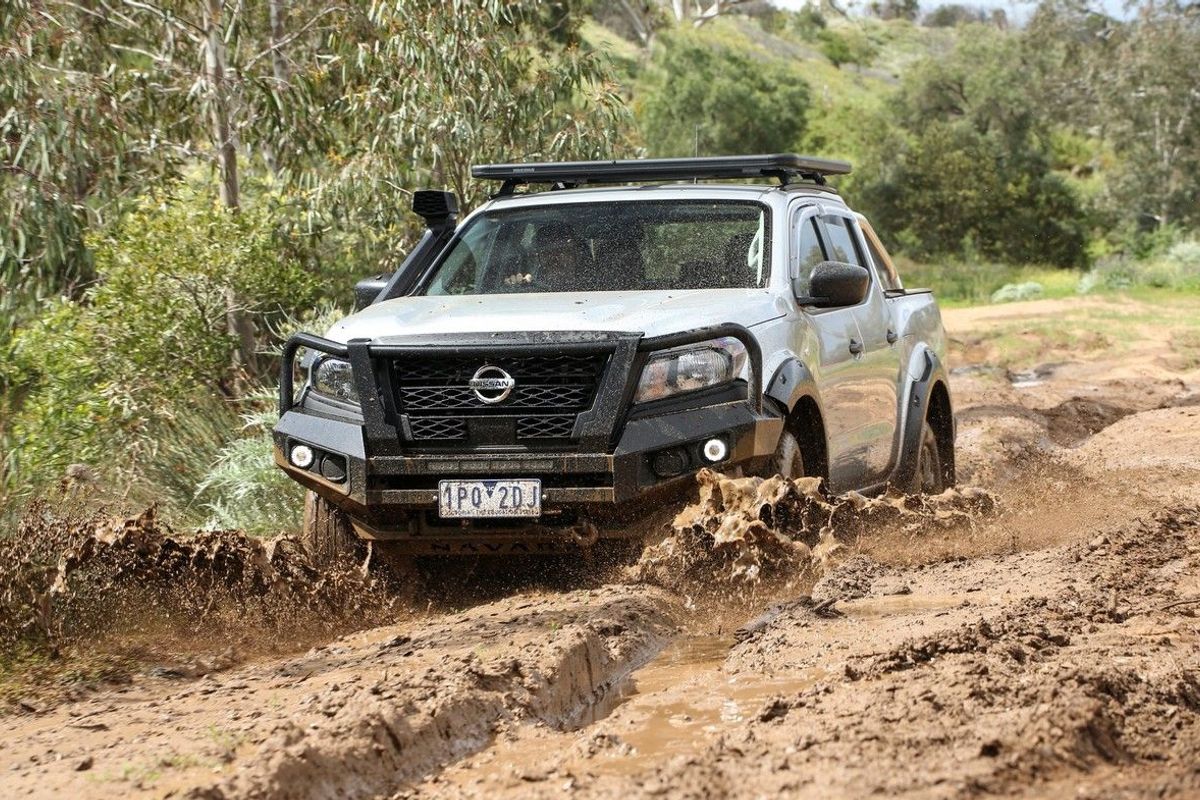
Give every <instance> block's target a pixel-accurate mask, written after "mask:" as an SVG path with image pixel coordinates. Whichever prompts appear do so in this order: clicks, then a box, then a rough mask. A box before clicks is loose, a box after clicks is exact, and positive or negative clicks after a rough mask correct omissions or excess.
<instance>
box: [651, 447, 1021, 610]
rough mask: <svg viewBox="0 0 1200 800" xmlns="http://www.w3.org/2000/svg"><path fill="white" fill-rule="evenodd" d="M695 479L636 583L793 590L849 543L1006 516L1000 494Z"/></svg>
mask: <svg viewBox="0 0 1200 800" xmlns="http://www.w3.org/2000/svg"><path fill="white" fill-rule="evenodd" d="M696 480H697V483H698V484H699V497H698V499H697V501H696V502H695V503H692V504H691V505H689V506H687V507H686V508H685V509H684V510H683V511H681V512H680V513H679V515H678V516H676V518H675V521H674V523H673V525H672V533H671V535H670V536H668V537H667V538H666V539H665V540H663V541H662V542H660V543H657V544H654V545H651V546H650V547H647V548H646V550H645V551H644V552H643V554H642V557H641V559H640V560H639V561H638V563H637V564H636V565H634V566H633V567H632V568H631V570H630V575H629V577H630V578H631V579H633V580H635V581H639V582H644V583H650V584H653V585H657V586H663V587H665V588H668V589H671V590H673V591H676V592H679V593H681V594H686V595H692V594H695V593H696V592H698V591H701V592H703V591H711V592H715V593H717V594H720V593H722V591H723V590H724V589H729V588H736V587H742V588H744V587H747V586H752V585H766V584H776V585H782V586H790V585H791V584H792V583H794V582H795V581H797V580H799V579H803V578H805V577H806V576H813V575H817V574H821V573H822V572H824V571H825V570H827V569H828V568H829V567H830V566H831V565H832V564H833V563H834V562H835V561H836V554H837V552H838V551H839V550H841V549H842V547H843V542H845V541H848V540H853V539H854V538H856V537H858V536H861V535H863V534H864V533H867V532H869V531H879V530H881V529H887V530H891V531H900V532H904V533H910V534H916V533H919V532H920V531H921V530H922V529H925V528H930V527H934V528H939V529H945V528H952V527H956V526H964V527H969V526H971V525H973V524H975V523H976V522H977V521H978V520H979V519H981V518H983V517H986V516H988V515H991V514H993V513H995V512H996V511H997V510H998V509H999V501H998V499H997V497H996V496H995V495H994V494H992V493H990V492H988V491H986V490H984V489H978V488H974V487H962V488H954V489H947V490H946V491H945V492H943V493H941V494H938V495H904V494H898V493H887V494H884V495H882V496H880V497H866V496H864V495H861V494H859V493H857V492H850V493H847V494H844V495H837V496H834V495H830V494H829V493H828V491H827V490H826V489H825V486H824V484H823V483H822V481H821V479H820V478H796V479H788V478H784V477H782V476H778V475H777V476H775V477H772V478H766V479H764V478H730V477H727V476H725V475H722V474H720V473H716V472H713V471H711V470H707V469H706V470H701V471H700V473H699V474H698V475H697V476H696Z"/></svg>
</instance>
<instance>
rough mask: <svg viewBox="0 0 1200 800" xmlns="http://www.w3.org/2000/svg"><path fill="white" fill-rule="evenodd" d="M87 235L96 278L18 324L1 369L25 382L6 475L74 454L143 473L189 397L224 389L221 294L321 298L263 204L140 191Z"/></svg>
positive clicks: (280, 301) (28, 472)
mask: <svg viewBox="0 0 1200 800" xmlns="http://www.w3.org/2000/svg"><path fill="white" fill-rule="evenodd" d="M91 246H92V249H93V250H94V252H95V254H96V268H97V273H98V275H99V282H98V283H97V284H95V285H94V286H93V287H92V288H90V289H89V290H88V291H87V292H86V293H85V295H84V297H83V299H82V300H80V301H72V300H62V301H59V302H58V303H56V304H55V305H54V306H53V307H52V308H50V309H48V310H47V311H46V312H45V313H44V314H43V315H42V316H41V317H40V318H39V319H38V320H37V322H36V323H34V324H31V325H29V326H27V327H25V328H23V329H22V330H20V331H19V332H18V333H17V335H16V338H15V340H14V360H13V362H11V363H9V364H6V365H4V367H3V369H4V370H5V372H6V378H7V380H8V381H9V382H10V383H11V384H13V385H20V386H21V387H22V388H23V392H24V398H23V401H22V403H21V404H20V406H19V407H18V408H17V409H16V413H15V415H14V419H13V420H12V428H11V431H12V433H11V435H12V438H13V442H12V445H13V449H12V453H11V458H12V461H13V463H12V465H11V467H12V472H11V473H10V475H9V478H10V480H12V481H17V482H19V483H22V484H26V485H29V484H33V485H37V484H44V483H46V482H48V481H52V480H54V479H56V478H58V477H59V476H61V475H62V472H63V470H64V469H65V467H66V466H67V465H68V464H70V463H74V462H83V463H86V464H89V465H90V466H92V468H93V469H95V470H96V471H97V472H98V473H100V474H103V475H105V476H107V477H108V478H110V479H114V480H120V481H126V480H130V479H131V478H133V477H134V476H137V475H140V474H141V471H142V470H144V469H146V467H147V464H149V463H151V462H153V461H154V460H155V458H156V453H157V452H158V448H159V447H160V439H161V438H162V437H163V436H165V435H167V434H168V433H169V431H170V429H171V428H172V426H177V425H178V424H180V422H181V420H185V419H186V418H187V416H188V415H189V413H190V409H189V406H192V405H193V404H197V403H198V404H200V405H205V404H207V403H208V402H209V399H210V398H214V397H220V396H222V395H224V396H230V395H231V394H232V385H233V380H234V378H235V377H236V376H235V375H233V374H232V373H231V368H230V364H231V355H232V353H233V348H234V346H235V341H234V338H233V337H232V336H231V335H230V334H229V332H228V327H227V326H228V322H227V314H228V312H229V310H230V309H229V305H228V300H229V297H231V296H237V297H243V298H253V300H252V301H251V303H250V305H249V306H247V307H246V308H244V309H242V310H245V311H248V312H253V313H254V314H255V315H256V316H258V317H259V318H260V319H262V320H269V319H270V318H271V317H272V316H279V315H281V314H282V313H283V312H285V311H288V310H293V309H297V308H303V307H305V306H308V305H310V304H311V303H312V302H313V300H314V298H315V296H316V288H315V282H314V280H313V279H312V277H311V276H310V275H309V274H308V273H306V272H305V271H304V270H303V269H302V268H301V267H300V265H299V264H297V263H296V262H294V261H291V260H288V259H286V258H284V257H283V256H282V255H281V254H280V249H279V248H278V247H277V246H276V244H275V239H274V231H273V226H272V224H271V220H270V218H269V217H268V216H267V215H266V214H264V213H262V212H260V211H257V210H248V211H245V212H243V213H241V214H236V215H235V214H229V213H227V212H226V211H224V210H223V209H221V208H219V207H218V206H217V205H216V204H215V203H213V202H212V201H210V200H207V199H205V198H204V196H203V195H190V196H187V194H186V193H185V196H184V197H182V198H179V199H173V200H166V201H150V200H147V201H145V202H144V203H143V204H142V205H141V206H140V207H139V208H138V210H136V211H135V212H133V213H131V214H130V215H129V216H128V217H126V219H125V220H123V222H122V224H121V225H119V226H117V227H116V228H114V229H112V230H111V231H109V232H108V233H106V234H104V235H102V236H98V237H96V238H95V239H94V240H93V241H92V242H91ZM184 424H186V423H184Z"/></svg>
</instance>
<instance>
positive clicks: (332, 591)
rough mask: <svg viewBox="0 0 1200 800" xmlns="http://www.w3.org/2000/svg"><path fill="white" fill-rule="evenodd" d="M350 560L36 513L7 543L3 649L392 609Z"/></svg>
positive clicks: (320, 625)
mask: <svg viewBox="0 0 1200 800" xmlns="http://www.w3.org/2000/svg"><path fill="white" fill-rule="evenodd" d="M389 602H390V601H389V599H388V596H387V593H386V592H385V591H384V587H382V586H380V585H378V583H377V582H376V581H375V579H374V578H372V577H371V576H369V575H368V574H366V572H365V571H364V570H362V569H360V566H359V565H358V564H354V563H347V564H344V565H338V566H336V567H335V568H333V569H328V568H322V569H320V570H318V569H316V568H315V567H314V565H313V564H312V563H311V562H310V561H309V559H308V557H307V554H306V553H305V551H304V550H303V548H302V547H301V546H300V545H299V543H298V542H297V541H296V540H294V539H292V538H290V537H286V536H280V537H276V538H274V539H270V540H259V539H253V538H250V537H247V536H245V535H244V534H242V533H240V532H236V531H215V532H201V533H197V534H195V535H191V536H176V535H174V534H173V533H172V532H171V531H170V530H169V529H168V528H167V527H166V526H165V525H164V524H163V523H162V522H160V521H159V519H158V518H157V516H156V514H155V510H154V509H153V508H151V509H149V510H147V511H145V512H144V513H142V514H141V515H139V516H137V517H131V518H110V517H104V516H94V517H89V518H70V517H64V516H60V515H58V514H56V513H55V512H54V511H53V510H52V509H51V508H50V507H49V506H48V505H45V504H39V505H35V506H33V507H31V509H30V510H29V512H28V513H27V514H26V515H25V517H24V518H23V519H22V520H21V522H20V523H19V524H18V526H17V528H16V530H15V531H14V533H13V535H11V536H8V537H5V538H3V539H0V647H2V648H4V649H5V650H8V649H11V648H13V647H18V646H29V645H34V646H45V647H48V648H49V649H51V650H52V651H53V650H57V649H59V648H60V647H61V646H62V645H64V644H67V643H71V642H75V641H79V640H83V639H95V638H98V637H102V636H103V635H105V634H121V635H124V634H128V633H131V632H136V631H138V630H139V629H142V630H144V631H146V632H150V631H153V633H154V634H155V635H162V636H166V637H169V635H170V634H171V633H177V634H179V635H180V636H181V637H183V638H185V639H190V638H193V637H196V636H200V637H203V635H204V634H210V635H212V636H214V637H216V638H220V637H221V636H223V635H228V634H231V633H237V634H241V635H244V634H245V633H246V632H247V631H249V630H254V629H259V630H266V631H268V632H272V633H275V634H281V633H284V632H286V631H289V630H299V629H308V630H313V629H315V630H323V631H324V630H336V629H337V628H338V627H339V625H340V623H342V622H344V621H345V620H347V619H349V618H351V617H354V616H356V615H361V614H363V613H365V612H367V611H378V610H381V609H382V608H383V607H386V606H387V605H388V603H389Z"/></svg>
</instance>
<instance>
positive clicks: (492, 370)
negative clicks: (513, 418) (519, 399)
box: [467, 364, 517, 405]
mask: <svg viewBox="0 0 1200 800" xmlns="http://www.w3.org/2000/svg"><path fill="white" fill-rule="evenodd" d="M516 385H517V382H516V381H515V380H513V376H512V375H509V374H508V373H507V372H505V371H504V370H502V369H500V368H499V367H493V366H488V365H486V364H485V365H484V366H482V367H480V368H479V369H477V370H475V375H474V376H473V377H472V378H471V380H469V381H467V386H470V387H471V391H473V392H475V396H476V397H478V398H479V400H480V402H483V403H487V404H488V405H495V404H496V403H503V402H504V401H505V400H507V399H508V396H509V395H510V394H512V390H513V388H514V387H515V386H516Z"/></svg>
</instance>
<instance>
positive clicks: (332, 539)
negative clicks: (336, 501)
mask: <svg viewBox="0 0 1200 800" xmlns="http://www.w3.org/2000/svg"><path fill="white" fill-rule="evenodd" d="M300 541H301V543H302V544H303V545H304V548H305V549H306V550H307V551H308V553H309V557H310V558H311V559H312V561H313V564H314V565H315V566H322V565H327V564H333V563H337V562H344V561H346V560H350V559H357V558H358V556H359V555H360V551H362V550H363V549H364V547H363V543H362V541H361V540H360V539H359V538H358V535H357V534H356V533H355V532H354V527H353V526H352V525H351V524H350V518H349V517H348V516H346V512H344V511H342V510H341V509H340V508H338V507H337V506H335V505H333V504H332V503H330V502H329V501H328V500H326V499H325V498H323V497H321V496H320V495H318V494H317V493H315V492H306V493H305V495H304V528H303V531H302V533H301V536H300Z"/></svg>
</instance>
